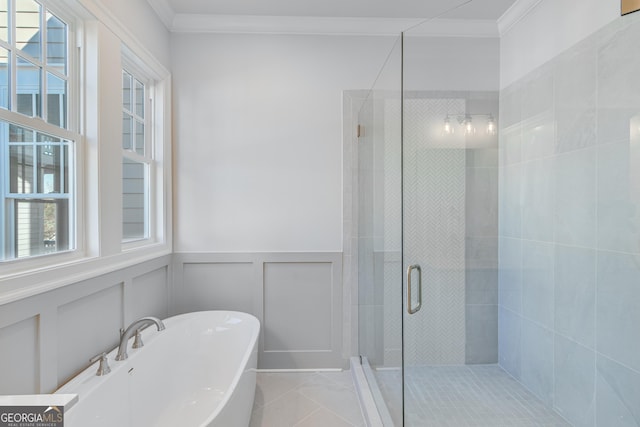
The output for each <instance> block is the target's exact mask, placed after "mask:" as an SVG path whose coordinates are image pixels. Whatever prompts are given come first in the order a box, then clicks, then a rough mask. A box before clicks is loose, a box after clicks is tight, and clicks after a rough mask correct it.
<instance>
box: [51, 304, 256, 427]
mask: <svg viewBox="0 0 640 427" xmlns="http://www.w3.org/2000/svg"><path fill="white" fill-rule="evenodd" d="M163 322H164V324H165V326H166V329H165V330H164V331H156V327H155V326H154V325H151V326H150V327H148V328H147V329H146V330H144V331H143V333H142V338H143V341H144V344H145V345H144V347H142V348H140V349H132V348H131V344H132V340H130V341H129V346H128V350H127V351H128V353H129V358H128V359H127V360H124V361H120V362H118V361H116V360H115V355H116V351H117V349H115V350H113V351H112V352H111V353H109V355H108V361H109V365H110V366H111V373H109V374H107V375H104V376H96V375H95V374H96V370H97V367H98V364H97V363H96V364H94V365H92V366H90V367H89V368H87V369H86V370H84V371H83V372H82V373H80V374H79V375H78V376H76V377H75V378H73V379H72V380H71V381H70V382H68V383H67V384H65V385H64V386H63V387H61V388H60V389H59V390H58V391H56V393H65V394H78V397H79V401H78V403H76V404H75V405H74V406H73V407H71V409H69V410H68V411H65V414H64V415H65V426H66V427H102V426H104V427H114V426H118V427H125V426H130V427H147V426H149V427H151V426H167V427H169V426H170V427H176V426H180V427H191V426H193V427H196V426H198V427H199V426H219V427H236V426H238V427H246V426H248V425H249V421H250V419H251V408H252V406H253V398H254V394H255V388H256V367H257V360H258V353H257V341H258V334H259V331H260V323H259V322H258V320H257V319H256V318H255V317H253V316H251V315H249V314H246V313H239V312H233V311H203V312H196V313H188V314H182V315H179V316H175V317H171V318H168V319H166V320H164V321H163Z"/></svg>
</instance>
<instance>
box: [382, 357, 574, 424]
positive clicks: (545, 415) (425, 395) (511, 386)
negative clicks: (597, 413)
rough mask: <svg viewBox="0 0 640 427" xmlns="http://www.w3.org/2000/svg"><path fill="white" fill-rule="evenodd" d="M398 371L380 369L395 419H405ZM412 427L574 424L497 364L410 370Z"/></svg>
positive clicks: (409, 420) (408, 387) (409, 403)
mask: <svg viewBox="0 0 640 427" xmlns="http://www.w3.org/2000/svg"><path fill="white" fill-rule="evenodd" d="M400 375H401V374H400V371H399V370H388V371H376V373H375V376H376V379H377V382H378V386H379V388H380V391H381V392H382V394H383V396H385V400H386V401H387V402H389V404H388V405H387V406H388V409H389V412H390V413H391V416H392V418H393V419H394V420H396V419H401V414H400V413H399V411H401V406H400V401H399V399H400V397H399V396H401V387H402V386H401V382H400V379H401V378H400ZM406 391H407V394H406V399H407V403H408V408H410V409H409V410H408V413H407V419H406V425H407V426H411V427H423V426H425V427H426V426H428V427H467V426H469V427H471V426H474V427H503V426H504V427H524V426H527V427H529V426H531V427H533V426H536V427H539V426H548V427H560V426H563V427H564V426H570V424H569V423H567V422H566V421H565V420H564V419H563V418H562V417H560V416H559V415H558V414H556V413H555V412H554V411H553V410H551V409H549V408H548V407H547V406H545V405H544V403H542V402H541V401H540V400H539V399H537V398H536V397H535V396H534V395H533V394H531V393H530V392H529V391H527V390H526V389H525V388H524V387H523V386H522V385H521V384H520V383H518V382H517V381H516V380H514V379H513V378H512V377H511V376H509V375H508V374H507V373H506V372H504V371H503V370H502V369H501V368H500V367H499V366H497V365H469V366H422V367H412V368H408V369H407V390H406Z"/></svg>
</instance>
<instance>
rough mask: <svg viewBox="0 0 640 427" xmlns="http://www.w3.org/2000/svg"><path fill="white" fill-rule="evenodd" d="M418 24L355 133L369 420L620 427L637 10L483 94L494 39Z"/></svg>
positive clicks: (639, 379) (629, 343)
mask: <svg viewBox="0 0 640 427" xmlns="http://www.w3.org/2000/svg"><path fill="white" fill-rule="evenodd" d="M429 26H430V22H425V23H424V24H422V25H419V26H417V27H414V28H412V29H410V30H407V31H405V32H404V33H403V34H402V36H401V37H399V38H398V39H397V40H395V45H394V47H393V49H392V50H391V52H390V54H389V57H388V59H387V62H386V64H385V66H384V67H383V69H382V71H381V72H380V75H379V77H378V80H377V81H376V84H375V86H374V87H373V88H372V89H371V90H370V91H369V92H368V94H367V96H366V97H365V99H363V102H362V106H361V108H360V110H359V114H358V117H357V120H358V124H359V138H358V142H357V149H356V151H357V156H356V157H357V160H358V162H357V167H356V168H355V172H356V173H357V191H354V202H355V203H354V215H353V221H354V225H355V224H356V223H357V227H355V229H356V230H357V236H356V237H357V239H356V242H357V260H358V262H357V264H358V266H357V270H358V274H357V277H358V294H357V295H358V301H357V307H358V333H357V337H358V342H357V345H358V349H359V354H360V355H361V360H362V365H363V367H364V372H365V375H366V379H367V384H368V387H369V389H370V390H371V393H372V395H373V399H374V400H375V402H376V414H377V417H379V420H380V423H382V424H383V425H384V426H451V425H454V426H458V425H460V426H461V425H486V426H495V425H510V426H512V425H513V426H515V425H554V426H556V425H558V426H561V425H598V426H609V425H618V424H619V425H636V424H637V421H638V420H640V411H639V410H638V408H640V405H639V404H638V402H640V398H639V397H638V396H640V394H639V393H638V390H640V359H639V358H638V354H639V353H638V346H637V343H638V342H639V341H638V334H637V330H638V328H637V325H638V322H640V314H638V313H640V309H639V308H640V303H639V302H638V301H640V287H638V286H637V284H638V283H640V258H639V257H640V249H638V248H639V245H638V241H640V238H639V237H638V236H640V232H639V231H638V230H640V215H639V214H638V212H640V191H639V190H638V188H639V186H638V182H639V181H638V176H639V171H640V155H639V153H640V149H639V148H638V147H640V144H639V143H640V130H639V129H640V119H639V117H640V85H638V84H637V82H638V79H637V78H636V77H637V75H639V74H640V61H638V60H637V58H638V57H640V56H638V53H639V51H638V43H637V40H638V38H640V14H635V15H631V16H626V17H622V18H619V19H616V20H615V21H613V22H611V23H610V24H608V25H607V26H605V27H603V28H602V29H600V30H598V31H597V32H596V33H594V34H593V35H591V36H589V37H587V38H585V39H584V40H581V41H580V42H579V43H577V44H576V45H574V46H572V47H571V48H569V49H568V50H567V51H565V52H562V53H561V54H559V55H558V56H556V57H555V58H552V59H551V60H550V61H549V62H548V63H546V64H543V65H541V66H540V67H538V68H537V69H535V70H533V71H531V72H530V73H529V74H527V75H526V76H524V77H522V78H521V79H519V80H517V81H515V82H513V83H512V84H510V85H509V86H507V87H504V88H502V89H501V90H500V92H498V88H499V83H498V75H499V73H498V63H499V58H498V55H499V46H498V41H497V40H496V39H488V38H487V39H482V38H473V37H436V36H433V32H432V31H430V27H429ZM491 64H493V65H491ZM625 423H626V424H625Z"/></svg>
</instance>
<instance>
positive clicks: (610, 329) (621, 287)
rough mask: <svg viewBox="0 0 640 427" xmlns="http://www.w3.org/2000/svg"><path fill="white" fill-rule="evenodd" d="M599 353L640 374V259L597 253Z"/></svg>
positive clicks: (597, 343) (597, 344)
mask: <svg viewBox="0 0 640 427" xmlns="http://www.w3.org/2000/svg"><path fill="white" fill-rule="evenodd" d="M597 268H598V272H597V299H596V301H597V302H596V316H597V325H596V333H597V342H596V346H597V347H596V348H597V350H598V353H601V354H603V355H604V356H607V357H609V358H611V359H613V360H616V361H618V362H619V363H623V364H624V365H626V366H628V367H630V368H632V369H635V370H637V371H639V372H640V332H639V330H640V329H639V325H640V256H638V255H628V254H621V253H615V252H607V251H599V252H598V267H597Z"/></svg>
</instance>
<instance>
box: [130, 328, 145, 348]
mask: <svg viewBox="0 0 640 427" xmlns="http://www.w3.org/2000/svg"><path fill="white" fill-rule="evenodd" d="M141 347H144V343H143V342H142V328H140V329H137V330H136V338H135V339H134V340H133V345H132V346H131V348H141Z"/></svg>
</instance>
